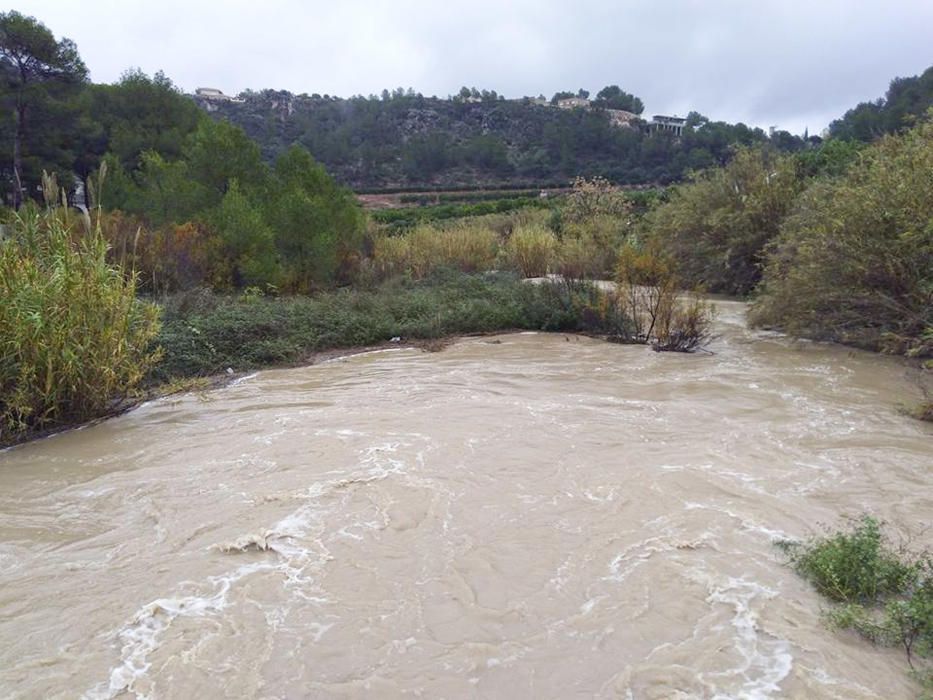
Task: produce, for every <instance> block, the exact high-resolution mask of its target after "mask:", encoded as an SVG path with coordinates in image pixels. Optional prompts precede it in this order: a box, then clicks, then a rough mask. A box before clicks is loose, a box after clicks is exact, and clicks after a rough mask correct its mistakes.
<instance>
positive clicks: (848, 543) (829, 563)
mask: <svg viewBox="0 0 933 700" xmlns="http://www.w3.org/2000/svg"><path fill="white" fill-rule="evenodd" d="M783 546H784V548H785V550H786V551H787V552H788V554H789V556H790V559H791V563H792V564H793V565H794V568H795V569H796V570H797V572H798V573H799V574H800V575H801V576H803V577H804V578H806V579H807V580H808V581H810V582H811V583H812V584H813V585H814V586H815V587H816V589H817V590H818V591H819V592H820V593H821V594H822V595H825V596H826V597H827V598H830V599H831V600H835V601H838V602H844V603H845V602H850V603H856V602H860V603H865V602H875V601H877V600H879V599H880V598H882V597H884V596H888V595H894V594H897V593H901V592H903V591H905V590H906V589H907V588H908V587H909V586H910V585H911V584H912V583H913V582H914V580H915V579H916V576H917V572H916V569H915V568H914V567H912V566H910V565H908V564H905V563H903V562H901V560H900V558H899V556H898V554H897V553H896V552H894V551H893V550H891V548H890V546H889V545H888V544H887V543H886V542H885V541H884V538H883V537H882V535H881V526H880V524H879V523H878V521H877V520H875V519H874V518H872V517H870V516H864V517H863V518H862V519H861V520H860V521H859V522H858V523H857V524H856V525H855V526H854V527H853V528H852V530H851V531H849V532H837V533H835V534H833V535H830V536H827V537H817V538H815V539H813V540H811V541H809V542H806V543H803V544H799V543H798V544H795V543H786V542H785V543H783Z"/></svg>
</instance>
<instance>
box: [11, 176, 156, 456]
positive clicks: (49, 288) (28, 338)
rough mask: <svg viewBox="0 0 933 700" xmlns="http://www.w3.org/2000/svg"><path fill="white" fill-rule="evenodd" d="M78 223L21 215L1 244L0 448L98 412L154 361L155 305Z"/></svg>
mask: <svg viewBox="0 0 933 700" xmlns="http://www.w3.org/2000/svg"><path fill="white" fill-rule="evenodd" d="M56 189H57V188H56ZM85 223H87V222H86V221H80V222H72V221H70V220H69V217H68V215H67V212H65V211H61V210H59V211H54V210H53V211H49V212H48V213H45V214H40V213H39V212H38V211H36V210H34V209H33V210H23V211H22V212H21V213H20V215H19V216H17V218H16V219H15V220H14V222H13V224H12V225H11V226H10V227H9V229H10V230H9V235H8V236H7V238H5V239H4V240H0V298H2V299H3V302H2V303H0V444H2V443H10V442H13V441H15V440H16V439H18V438H19V437H20V436H22V435H23V434H25V433H26V432H27V431H30V430H37V429H42V428H48V427H52V426H55V425H62V424H67V423H71V422H79V421H84V420H88V419H90V418H94V417H96V416H99V415H101V414H103V413H105V412H106V411H107V410H108V409H109V408H110V407H111V406H112V405H113V402H114V401H115V400H117V399H120V398H122V397H125V396H127V395H128V394H129V393H130V392H132V391H133V389H134V388H135V387H136V386H137V384H138V383H139V382H140V380H141V379H142V378H143V376H144V375H145V374H146V373H147V372H148V370H149V369H150V367H151V366H152V364H153V363H154V362H155V360H156V359H157V358H156V355H155V354H154V353H153V352H152V351H151V349H150V347H151V341H152V339H153V337H154V336H155V334H156V332H157V330H158V310H157V308H156V307H154V306H152V305H151V304H147V303H144V302H141V301H139V300H137V298H136V283H135V279H134V278H133V276H129V278H128V277H127V276H126V275H124V273H123V271H122V270H120V269H118V268H117V267H115V266H113V265H112V264H110V263H108V261H107V246H106V242H105V239H104V237H103V235H102V233H101V230H100V227H99V226H93V227H91V226H87V227H85Z"/></svg>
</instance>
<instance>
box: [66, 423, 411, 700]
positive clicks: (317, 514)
mask: <svg viewBox="0 0 933 700" xmlns="http://www.w3.org/2000/svg"><path fill="white" fill-rule="evenodd" d="M409 445H410V443H408V442H406V441H404V440H399V439H394V440H390V441H387V442H384V443H381V444H378V445H372V446H370V447H367V448H365V449H363V450H362V451H361V453H360V457H359V459H358V461H357V464H358V468H357V470H356V471H354V472H353V473H351V474H349V475H346V476H342V477H339V478H335V479H331V480H329V481H325V482H316V483H314V484H312V485H311V486H310V487H309V488H308V490H307V492H306V493H305V495H304V499H305V500H309V501H311V502H310V503H305V504H303V505H302V506H301V507H299V508H297V509H296V510H294V511H292V512H291V513H289V514H288V515H286V516H285V517H284V518H282V519H281V520H279V521H278V522H277V523H275V524H274V525H273V526H272V527H270V528H267V529H265V530H263V531H261V532H260V533H258V534H246V535H243V536H241V537H240V538H238V539H237V540H235V541H234V542H232V543H229V544H225V545H219V546H215V547H212V549H215V550H220V551H224V552H228V553H235V552H246V551H249V550H258V551H263V552H265V551H269V552H272V553H274V554H276V555H277V560H274V561H266V562H257V563H250V564H245V565H243V566H240V567H237V568H236V569H234V570H233V571H232V572H230V573H227V574H224V575H221V576H214V577H210V578H208V579H207V587H208V588H209V589H210V592H209V593H206V594H204V595H188V596H177V597H167V598H159V599H157V600H154V601H152V602H150V603H148V604H146V605H144V606H143V607H142V608H140V609H139V610H138V611H137V613H136V615H134V616H133V619H132V620H131V621H130V622H129V623H128V624H127V625H126V626H125V627H123V628H122V629H121V630H119V631H118V632H117V633H116V638H117V640H118V641H119V642H120V643H121V644H122V649H121V659H120V663H119V664H118V665H117V666H115V667H114V668H112V669H111V672H110V678H109V681H108V682H105V683H101V684H98V685H97V686H95V687H94V688H92V689H91V690H89V691H87V692H86V693H85V694H84V696H83V697H84V698H86V699H87V700H101V699H109V698H114V697H117V696H118V695H121V694H123V693H125V692H133V693H136V695H137V697H139V698H144V697H146V696H145V695H144V694H141V693H140V692H139V691H138V690H136V689H135V687H134V686H135V685H136V684H137V682H138V681H139V680H140V679H142V678H144V677H145V676H146V674H147V672H148V670H149V668H150V666H151V663H150V661H149V656H150V654H152V653H153V652H154V651H155V650H157V649H158V648H159V644H160V640H161V637H162V635H163V633H164V632H165V631H166V630H168V629H169V627H171V625H172V623H173V622H174V621H175V620H176V619H178V618H180V617H187V618H196V617H207V616H213V615H218V614H220V613H221V612H222V611H223V610H224V609H225V608H226V607H227V606H228V605H229V599H228V595H229V592H230V589H231V588H232V586H233V585H234V584H235V583H236V582H238V581H239V580H241V579H243V578H244V577H246V576H249V575H250V574H253V573H257V572H260V571H267V572H279V573H281V574H282V575H283V577H284V581H283V587H285V588H289V589H291V590H292V591H293V593H294V594H295V595H296V596H297V597H299V598H302V599H303V600H306V601H311V602H313V603H321V602H326V598H323V597H321V596H315V595H310V594H308V593H307V592H306V591H305V589H306V588H307V586H308V585H309V584H313V582H314V574H315V573H316V572H317V570H318V569H319V568H320V567H321V566H323V565H324V564H325V563H326V562H327V561H328V560H330V558H331V556H330V552H329V551H328V550H327V548H326V547H325V546H324V544H323V542H322V541H321V539H320V537H317V538H314V540H313V542H314V544H315V545H317V548H316V549H309V548H308V547H307V546H305V544H304V543H303V542H302V540H303V539H304V538H307V537H308V536H309V532H310V531H311V530H312V529H314V528H315V527H316V526H321V523H322V521H323V516H324V515H326V514H327V513H328V512H330V511H329V509H327V508H323V507H321V505H320V504H319V502H318V501H319V499H320V498H321V497H322V496H324V495H326V494H328V493H333V492H336V491H339V490H343V489H347V488H350V487H352V486H355V485H359V484H367V483H370V482H374V481H381V480H383V479H386V478H388V477H390V476H392V475H397V474H402V473H404V472H405V471H406V470H407V465H406V463H405V461H404V460H402V459H400V458H396V457H394V456H392V455H394V454H395V453H397V452H398V450H399V449H400V448H401V447H403V446H409ZM419 458H420V454H419ZM309 569H310V573H309V572H308V570H309ZM331 626H332V625H325V624H323V623H316V624H315V625H314V634H313V638H314V639H315V641H319V640H320V639H321V637H323V635H324V634H325V633H326V632H327V631H328V630H329V629H330V627H331Z"/></svg>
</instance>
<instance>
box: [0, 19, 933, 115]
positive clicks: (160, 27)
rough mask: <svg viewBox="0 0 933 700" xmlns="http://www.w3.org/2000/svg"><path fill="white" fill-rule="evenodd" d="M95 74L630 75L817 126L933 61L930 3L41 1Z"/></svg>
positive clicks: (512, 87)
mask: <svg viewBox="0 0 933 700" xmlns="http://www.w3.org/2000/svg"><path fill="white" fill-rule="evenodd" d="M15 9H17V10H19V11H20V12H23V13H24V14H28V15H33V16H35V17H37V18H38V19H39V20H40V21H42V22H43V23H45V24H46V26H48V27H49V28H50V29H51V30H52V31H53V32H54V33H55V35H56V36H57V37H61V36H66V37H68V38H70V39H73V40H74V41H75V42H76V43H77V45H78V49H79V51H80V53H81V56H82V57H83V58H84V61H85V63H86V64H87V66H88V68H89V69H90V71H91V78H92V79H93V80H94V81H95V82H113V81H115V80H117V79H118V78H119V76H120V74H121V73H122V72H123V71H124V70H126V69H127V68H129V67H139V68H142V69H143V70H144V71H146V72H147V73H150V74H151V73H153V72H155V71H157V70H160V69H161V70H164V71H165V73H166V74H167V75H168V76H169V77H170V78H171V79H172V80H173V81H175V83H176V84H177V85H178V86H179V87H181V88H183V89H184V90H186V91H189V92H190V91H193V90H194V89H195V88H196V87H201V86H206V87H216V88H220V89H221V90H223V91H224V92H227V93H230V94H235V93H237V92H239V91H241V90H244V89H247V88H250V89H254V90H260V89H263V88H276V89H286V90H290V91H292V92H294V93H303V92H305V93H309V94H311V93H315V92H317V93H321V94H331V95H339V96H341V97H347V96H350V95H355V94H366V95H368V94H376V93H379V92H381V91H382V89H383V88H393V87H399V86H402V87H406V88H407V87H413V88H414V89H415V90H416V91H418V92H421V93H423V94H425V95H438V96H446V95H449V94H452V93H456V92H457V91H458V90H459V88H460V86H462V85H467V86H471V87H472V86H475V87H477V88H480V89H489V90H496V91H497V92H499V93H500V94H504V95H505V96H506V97H521V96H523V95H537V94H538V93H543V94H545V95H547V96H548V97H550V96H551V95H552V94H553V93H554V92H556V91H558V90H577V89H578V88H581V87H583V88H587V89H588V90H590V91H591V92H592V93H594V94H595V93H596V92H597V91H598V90H599V89H600V88H601V87H603V86H605V85H608V84H613V83H614V84H618V85H620V86H621V87H622V88H623V89H624V90H626V91H628V92H632V93H634V94H636V95H638V96H639V97H641V98H642V100H643V101H644V102H645V105H646V112H647V113H648V114H649V115H650V114H679V115H685V114H686V113H687V112H688V111H690V110H697V111H699V112H702V113H703V114H705V115H707V116H709V117H710V118H712V119H717V120H719V119H721V120H725V121H730V122H737V121H743V122H745V123H747V124H751V125H755V126H761V127H763V128H767V127H768V126H771V125H777V126H779V127H780V128H784V129H787V130H789V131H792V132H795V133H802V132H803V130H804V128H806V127H809V130H810V132H811V133H818V132H819V131H820V130H821V129H822V128H823V127H825V126H826V125H827V124H828V123H829V121H831V120H832V119H833V118H835V117H838V116H841V114H842V113H844V112H845V110H846V109H848V108H849V107H852V106H854V105H855V104H856V103H858V102H860V101H864V100H868V99H874V98H876V97H879V96H881V95H883V93H884V91H885V89H886V88H887V85H888V83H889V82H890V80H891V79H892V78H893V77H895V76H909V75H916V74H918V73H920V72H922V71H923V70H924V69H925V68H927V67H928V66H930V65H931V64H933V1H931V0H888V1H887V2H881V1H876V0H808V1H801V0H784V1H783V2H777V1H771V0H638V1H635V0H533V1H532V0H515V1H509V0H470V1H469V2H463V1H462V0H447V1H446V2H444V1H443V0H434V1H431V0H330V1H328V2H320V1H318V0H310V1H306V2H302V1H300V0H263V1H262V2H257V0H222V1H221V0H215V1H213V2H205V1H202V0H187V1H181V0H147V1H146V2H139V1H137V0H122V1H120V0H112V1H108V0H83V1H80V2H79V1H77V0H26V1H22V2H19V3H18V4H17V5H16V8H15Z"/></svg>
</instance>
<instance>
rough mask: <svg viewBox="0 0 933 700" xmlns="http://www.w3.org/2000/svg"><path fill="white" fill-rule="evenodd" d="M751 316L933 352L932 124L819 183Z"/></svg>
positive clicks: (806, 332)
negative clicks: (931, 333) (931, 335)
mask: <svg viewBox="0 0 933 700" xmlns="http://www.w3.org/2000/svg"><path fill="white" fill-rule="evenodd" d="M751 318H752V320H753V322H755V323H758V324H762V325H773V326H779V327H781V328H783V329H786V330H787V331H789V332H791V333H794V334H797V335H803V336H808V337H815V338H822V339H827V340H834V341H838V342H843V343H851V344H854V345H859V346H862V347H866V348H871V349H875V350H877V349H887V350H889V351H894V352H902V353H906V354H911V355H916V356H933V344H931V343H929V342H927V341H925V340H924V333H926V332H928V329H930V328H931V327H933V123H930V122H927V123H924V124H921V125H920V126H918V127H917V128H915V129H913V130H911V131H908V132H906V133H904V134H903V135H899V136H889V137H886V138H884V139H883V140H881V141H880V142H879V143H877V144H876V145H873V146H870V147H868V148H867V149H865V150H864V151H863V152H862V154H861V156H860V160H859V163H858V166H857V167H851V168H849V170H848V171H847V172H846V175H845V176H844V177H842V178H837V179H833V180H824V181H818V182H816V183H814V184H813V185H812V186H811V187H810V188H809V189H808V190H807V191H806V192H805V193H804V195H803V196H802V197H801V199H800V202H799V204H798V205H797V207H796V208H795V211H794V213H793V215H792V216H790V217H789V218H788V219H787V221H786V222H785V223H784V225H783V226H782V229H781V235H780V237H779V238H778V239H777V241H776V242H775V244H774V245H773V247H772V249H771V256H770V261H769V263H768V265H767V268H766V271H765V277H764V283H763V285H762V290H761V295H760V297H759V299H758V301H757V303H756V304H755V308H754V311H753V314H752V316H751Z"/></svg>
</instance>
